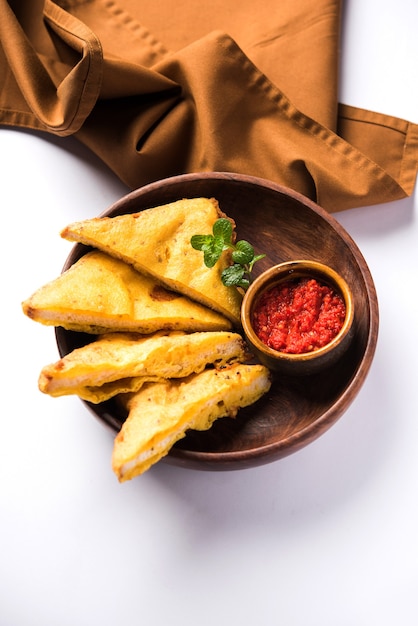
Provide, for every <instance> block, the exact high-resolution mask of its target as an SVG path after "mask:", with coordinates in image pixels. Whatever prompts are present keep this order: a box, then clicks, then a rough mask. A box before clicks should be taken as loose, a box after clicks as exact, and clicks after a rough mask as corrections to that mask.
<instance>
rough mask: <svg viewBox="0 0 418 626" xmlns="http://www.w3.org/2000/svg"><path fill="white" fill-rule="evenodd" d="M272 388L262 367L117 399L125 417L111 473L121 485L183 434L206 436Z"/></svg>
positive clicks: (236, 368) (150, 387) (153, 386)
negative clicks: (219, 421)
mask: <svg viewBox="0 0 418 626" xmlns="http://www.w3.org/2000/svg"><path fill="white" fill-rule="evenodd" d="M270 385H271V381H270V375H269V370H268V369H267V368H266V367H264V366H263V365H243V364H235V365H232V366H231V367H230V368H225V369H222V370H216V369H207V370H204V371H203V372H201V373H200V374H193V375H191V376H190V377H188V378H185V379H177V380H168V381H165V382H162V383H150V384H147V385H145V386H144V387H143V388H142V389H141V390H140V391H139V392H138V393H135V394H126V395H124V396H121V399H122V400H123V399H125V400H124V402H125V404H126V406H127V409H128V412H129V413H128V417H127V419H126V421H125V422H124V424H123V425H122V428H121V430H120V432H119V434H118V435H117V436H116V439H115V444H114V448H113V455H112V468H113V471H114V472H115V474H116V475H117V477H118V479H119V481H120V482H123V481H126V480H130V479H131V478H134V477H135V476H137V475H139V474H142V473H143V472H145V471H146V470H147V469H149V467H151V465H153V464H154V463H156V462H157V461H159V460H160V459H161V458H162V457H163V456H165V455H166V454H167V453H168V452H169V451H170V449H171V448H172V446H173V445H174V443H175V442H176V441H178V440H179V439H181V438H182V437H184V436H185V434H186V431H187V430H188V429H194V430H207V429H209V428H210V427H211V425H212V424H213V422H214V421H215V420H216V419H218V418H221V417H227V416H229V417H235V415H236V414H237V412H238V410H239V408H241V407H244V406H248V405H250V404H252V403H254V402H256V401H257V400H258V399H259V398H260V397H261V396H262V395H263V394H265V393H266V392H267V391H268V390H269V388H270Z"/></svg>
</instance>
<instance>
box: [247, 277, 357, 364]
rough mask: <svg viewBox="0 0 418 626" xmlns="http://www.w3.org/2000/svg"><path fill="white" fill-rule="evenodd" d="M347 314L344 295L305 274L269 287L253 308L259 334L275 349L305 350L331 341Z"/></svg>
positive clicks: (257, 333) (265, 342) (280, 350)
mask: <svg viewBox="0 0 418 626" xmlns="http://www.w3.org/2000/svg"><path fill="white" fill-rule="evenodd" d="M345 316H346V306H345V302H344V299H343V298H342V296H341V295H340V294H339V293H338V292H337V291H336V290H335V289H333V288H332V287H331V286H329V285H327V284H325V283H320V282H319V281H318V280H316V279H315V278H311V277H302V278H295V279H291V280H287V281H284V282H281V283H279V284H277V285H275V286H273V287H271V288H270V289H267V290H266V291H265V292H264V293H263V294H262V295H261V297H260V299H259V300H258V302H257V305H256V306H255V308H254V310H253V318H252V324H253V328H254V332H255V333H256V335H257V337H258V338H259V339H260V340H261V341H262V342H263V343H264V344H265V345H267V346H269V347H270V348H272V349H273V350H277V351H279V352H283V353H286V354H303V353H307V352H312V351H314V350H318V349H319V348H322V347H323V346H325V345H327V344H328V343H330V341H332V340H333V339H334V337H336V336H337V335H338V333H339V332H340V330H341V328H342V326H343V324H344V320H345Z"/></svg>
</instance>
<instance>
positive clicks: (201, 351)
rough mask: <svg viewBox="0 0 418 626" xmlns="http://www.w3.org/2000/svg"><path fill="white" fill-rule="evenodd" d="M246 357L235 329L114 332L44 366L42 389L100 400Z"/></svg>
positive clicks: (52, 393)
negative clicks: (138, 333) (192, 331)
mask: <svg viewBox="0 0 418 626" xmlns="http://www.w3.org/2000/svg"><path fill="white" fill-rule="evenodd" d="M245 359H246V349H245V344H244V341H243V339H242V337H241V336H240V335H239V334H237V333H232V332H222V331H220V332H200V333H191V334H186V333H179V332H171V333H167V334H165V333H163V332H159V333H155V334H154V335H147V336H144V335H136V334H131V333H111V334H107V335H103V336H102V337H99V338H98V339H97V340H96V341H92V342H91V343H89V344H87V345H85V346H83V347H81V348H77V349H75V350H73V351H72V352H71V353H70V354H67V355H66V356H65V357H63V358H62V359H60V360H59V361H57V362H56V363H53V364H51V365H47V366H45V367H44V368H43V369H42V371H41V374H40V377H39V389H40V390H41V391H42V392H43V393H47V394H49V395H51V396H54V397H58V396H64V395H69V394H76V395H78V396H79V397H80V398H82V399H83V400H87V401H89V402H93V403H98V402H103V401H105V400H108V399H109V398H111V397H113V396H115V395H117V394H119V393H127V392H134V391H138V390H139V389H140V388H141V387H142V386H143V385H144V384H145V383H146V382H149V381H162V380H164V379H168V378H182V377H186V376H189V375H190V374H193V373H198V372H201V371H203V369H205V367H206V366H208V365H213V366H216V367H217V368H221V367H225V366H226V365H227V364H228V363H232V362H237V361H243V360H245Z"/></svg>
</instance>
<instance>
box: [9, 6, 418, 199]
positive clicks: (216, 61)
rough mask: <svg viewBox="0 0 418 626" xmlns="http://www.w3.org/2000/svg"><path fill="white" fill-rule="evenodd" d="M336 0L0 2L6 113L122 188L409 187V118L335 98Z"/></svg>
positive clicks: (415, 152) (383, 192)
mask: <svg viewBox="0 0 418 626" xmlns="http://www.w3.org/2000/svg"><path fill="white" fill-rule="evenodd" d="M341 9H342V7H341V1H340V0H315V1H314V2H313V1H312V0H264V1H263V2H255V1H254V0H240V2H235V1H234V0H229V1H228V0H213V1H210V0H208V1H207V2H206V3H202V2H200V1H199V2H198V1H197V0H176V2H173V0H158V2H156V0H141V1H138V0H55V1H53V0H30V1H28V0H13V1H10V2H6V0H0V11H1V13H0V42H1V47H0V124H2V125H9V126H15V127H26V128H30V129H36V130H41V131H45V132H47V133H53V134H55V135H60V136H67V135H74V136H75V137H76V138H77V139H78V140H79V141H81V142H82V143H83V144H85V145H86V146H88V147H89V148H90V149H91V150H92V151H93V152H94V153H95V154H96V155H98V157H100V158H101V159H102V160H103V161H104V162H105V163H106V164H107V165H108V166H109V168H111V169H112V170H113V171H114V172H115V173H116V174H117V175H118V176H119V177H120V178H121V180H123V181H124V182H125V183H126V184H127V185H128V186H129V187H130V188H136V187H139V186H142V185H144V184H146V183H149V182H151V181H154V180H157V179H159V178H165V177H167V176H173V175H176V174H181V173H186V172H199V171H224V172H226V171H230V172H239V173H244V174H251V175H254V176H260V177H263V178H267V179H270V180H272V181H275V182H277V183H280V184H282V185H286V186H288V187H291V188H293V189H296V190H297V191H299V192H301V193H304V194H305V195H307V196H309V197H311V198H312V199H314V200H316V201H317V202H318V203H319V204H321V205H322V206H323V207H325V208H326V209H327V210H328V211H339V210H342V209H346V208H350V207H356V206H361V205H370V204H375V203H383V202H386V201H390V200H396V199H399V198H403V197H405V196H408V195H410V194H411V193H412V191H413V188H414V184H415V180H416V173H417V160H418V125H416V124H412V123H409V122H407V121H404V120H400V119H398V118H394V117H390V116H387V115H383V114H379V113H376V112H371V111H366V110H363V109H359V108H355V107H351V106H346V105H342V104H339V103H338V79H339V76H338V71H339V57H338V51H339V38H340V25H341V24H340V22H341V15H342V11H341Z"/></svg>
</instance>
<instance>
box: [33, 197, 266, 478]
mask: <svg viewBox="0 0 418 626" xmlns="http://www.w3.org/2000/svg"><path fill="white" fill-rule="evenodd" d="M221 217H222V218H224V220H222V225H223V226H225V225H226V226H227V231H228V244H234V242H235V231H234V228H235V224H234V222H233V220H230V219H229V218H228V217H227V216H226V215H224V214H223V213H222V212H221V211H220V209H219V206H218V203H217V201H216V200H214V199H207V198H194V199H188V200H179V201H177V202H172V203H170V204H166V205H164V206H159V207H155V208H152V209H146V210H144V211H141V212H138V213H134V214H128V215H121V216H117V217H112V218H110V217H102V218H100V217H99V218H95V219H89V220H84V221H82V222H76V223H74V224H70V225H69V226H67V227H66V228H65V229H64V230H63V231H62V233H61V235H62V237H63V238H65V239H67V240H69V241H75V242H78V243H81V244H85V245H87V246H91V247H92V249H91V250H90V251H87V252H86V254H84V256H82V257H81V258H80V259H79V260H78V261H76V262H75V263H74V264H73V265H72V266H71V267H70V268H69V269H67V270H66V271H65V272H63V273H62V274H61V275H60V276H58V277H57V278H56V279H55V280H52V281H51V282H49V283H47V284H46V285H44V286H43V287H41V288H39V289H38V290H37V291H35V293H34V294H33V295H32V296H31V297H29V298H28V299H27V300H25V301H24V302H23V303H22V309H23V312H24V313H25V315H27V316H28V317H29V318H31V319H32V320H34V321H36V322H40V323H42V324H45V325H47V326H61V327H63V328H64V329H66V330H69V331H78V332H83V333H89V334H90V339H91V341H89V342H87V343H86V344H85V345H82V346H81V347H79V348H76V349H74V350H72V352H70V353H69V354H67V355H66V356H64V357H63V358H61V359H59V360H58V361H57V362H56V363H52V364H50V365H46V366H45V367H44V368H43V369H42V371H41V373H40V376H39V380H38V386H39V389H40V391H42V392H43V393H46V394H49V395H51V396H53V397H58V396H65V395H70V394H76V395H78V396H79V397H80V398H81V399H83V400H85V401H87V402H90V403H93V404H98V403H100V402H104V401H106V400H109V399H110V398H115V402H116V403H119V405H120V406H121V407H124V410H125V411H126V413H127V418H126V421H125V422H124V423H123V425H122V427H121V430H120V432H119V433H118V435H117V436H116V438H115V442H114V449H113V454H112V468H113V471H114V472H115V474H116V476H117V477H118V479H119V481H121V482H123V481H126V480H129V479H131V478H133V477H134V476H137V475H139V474H142V473H143V472H145V471H146V470H147V469H148V468H149V467H151V466H152V465H153V464H154V463H156V462H157V461H158V460H159V459H161V458H162V457H164V456H165V455H167V454H168V453H169V451H170V449H171V448H172V446H173V445H174V444H175V443H176V441H178V440H179V439H181V438H183V437H184V436H185V435H186V432H187V431H188V430H189V429H194V430H207V429H209V428H210V427H211V425H212V423H213V422H214V421H215V420H217V419H218V418H222V417H227V416H229V417H235V415H236V414H237V412H238V411H239V409H240V408H241V407H245V406H248V405H250V404H253V403H254V402H256V401H257V400H259V398H260V397H261V396H262V395H264V394H265V393H266V392H267V391H268V390H269V389H270V385H271V380H270V373H269V370H268V369H267V368H266V367H265V366H263V365H258V364H256V365H254V364H249V358H250V355H249V354H248V351H247V350H248V349H247V348H246V343H245V341H244V339H243V338H242V336H241V335H240V334H239V333H238V332H233V330H232V329H233V327H234V325H235V326H237V327H238V328H239V327H240V325H241V319H240V313H241V303H242V293H241V291H240V290H239V289H238V288H237V287H235V286H226V285H225V284H224V282H223V281H222V272H223V270H225V269H226V268H230V267H231V264H232V269H234V265H235V262H236V260H235V257H233V256H232V254H233V253H231V245H228V246H226V245H225V242H221V243H219V241H218V240H217V239H216V240H215V237H213V241H214V246H215V248H216V249H215V250H214V252H216V258H215V259H214V261H213V263H212V264H211V266H210V267H209V266H206V265H205V263H206V261H205V262H204V260H205V257H203V258H202V254H201V252H202V250H203V252H204V253H207V249H206V248H203V247H202V246H201V245H199V246H198V247H197V248H198V249H196V247H194V246H193V245H192V241H191V239H192V237H193V236H194V235H196V234H199V233H202V232H203V233H207V232H211V231H212V232H213V233H214V235H216V233H215V230H216V225H215V229H213V226H214V224H215V223H216V222H217V220H218V219H219V218H221ZM230 225H231V226H232V228H230ZM225 231H226V229H225V228H223V232H224V233H225ZM199 241H200V240H199ZM239 243H240V242H237V246H238V245H239ZM215 244H216V245H215ZM205 245H206V244H205V241H203V246H205ZM234 245H235V244H234ZM247 245H248V244H247ZM233 258H234V263H232V259H233ZM246 262H247V261H246ZM228 282H229V281H228ZM231 284H232V283H231ZM234 284H236V283H234ZM241 286H242V285H241ZM94 335H97V336H96V337H94ZM84 339H85V338H84V337H83V338H82V341H84ZM78 345H80V344H78Z"/></svg>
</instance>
